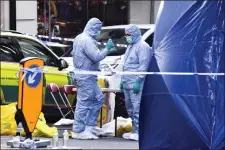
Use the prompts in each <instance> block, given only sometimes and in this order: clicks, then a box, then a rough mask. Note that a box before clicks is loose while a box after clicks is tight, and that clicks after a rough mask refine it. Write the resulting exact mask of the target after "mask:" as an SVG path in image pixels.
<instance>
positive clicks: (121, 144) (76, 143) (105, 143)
mask: <svg viewBox="0 0 225 150" xmlns="http://www.w3.org/2000/svg"><path fill="white" fill-rule="evenodd" d="M11 138H12V137H7V136H1V149H13V148H10V147H7V145H6V142H7V141H8V140H10V139H11ZM49 140H51V138H49ZM59 142H60V145H62V138H60V139H59ZM68 145H69V149H76V148H77V149H138V142H136V141H127V140H124V139H122V138H114V137H108V138H100V139H98V140H74V139H69V142H68ZM48 149H51V147H49V148H48Z"/></svg>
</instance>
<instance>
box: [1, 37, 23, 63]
mask: <svg viewBox="0 0 225 150" xmlns="http://www.w3.org/2000/svg"><path fill="white" fill-rule="evenodd" d="M22 58H23V56H22V55H21V54H19V49H18V47H16V45H15V44H14V43H13V41H12V39H11V38H10V37H0V61H7V62H19V61H20V60H21V59H22Z"/></svg>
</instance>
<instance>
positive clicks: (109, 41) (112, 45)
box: [106, 39, 114, 51]
mask: <svg viewBox="0 0 225 150" xmlns="http://www.w3.org/2000/svg"><path fill="white" fill-rule="evenodd" d="M113 47H114V43H113V41H112V40H111V39H109V40H108V42H107V43H106V48H107V49H108V51H111V50H112V48H113Z"/></svg>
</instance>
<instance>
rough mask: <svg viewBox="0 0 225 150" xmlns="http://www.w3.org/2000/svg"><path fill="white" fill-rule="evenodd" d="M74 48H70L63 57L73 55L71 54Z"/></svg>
mask: <svg viewBox="0 0 225 150" xmlns="http://www.w3.org/2000/svg"><path fill="white" fill-rule="evenodd" d="M72 50H73V48H69V49H68V50H67V51H66V52H65V53H64V54H63V55H62V56H61V57H73V56H72V55H71V52H72Z"/></svg>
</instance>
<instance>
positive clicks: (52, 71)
mask: <svg viewBox="0 0 225 150" xmlns="http://www.w3.org/2000/svg"><path fill="white" fill-rule="evenodd" d="M27 57H38V58H42V59H43V60H44V61H45V66H44V70H46V73H44V86H43V107H42V112H43V113H44V115H45V117H46V120H47V121H48V122H56V121H58V120H59V119H60V118H61V117H62V116H61V114H60V112H59V111H58V108H57V105H56V104H55V102H54V100H53V98H52V96H51V94H50V92H49V90H48V89H47V85H48V84H49V83H56V84H57V85H58V86H62V85H70V84H73V80H72V77H71V75H70V73H69V72H68V71H67V70H66V68H67V67H68V65H64V64H67V63H66V62H65V60H63V59H61V58H59V57H58V56H57V55H56V54H55V53H53V52H52V50H51V49H49V48H48V47H47V46H45V44H43V43H42V42H41V41H39V40H38V39H36V38H34V37H30V36H27V35H23V34H21V33H18V32H15V31H1V37H0V61H1V67H0V69H1V70H0V71H1V76H0V77H1V80H0V94H1V97H0V103H1V105H4V104H9V103H12V102H17V99H18V82H19V80H18V78H19V62H20V60H22V59H23V58H27ZM99 81H101V80H99ZM103 82H104V80H103ZM103 82H99V83H101V85H100V86H101V87H104V83H103ZM55 96H56V99H57V100H58V103H59V104H60V105H62V104H63V103H62V101H61V99H60V97H57V96H58V95H57V94H56V95H55ZM31 100H32V99H31ZM69 101H70V102H71V104H72V105H75V103H76V98H75V96H74V95H71V96H69ZM31 107H32V106H31ZM104 108H105V109H107V107H104ZM64 111H66V110H64ZM103 112H104V114H103V115H104V118H105V119H104V120H105V121H106V119H107V111H106V110H105V111H103ZM105 121H104V122H105Z"/></svg>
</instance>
